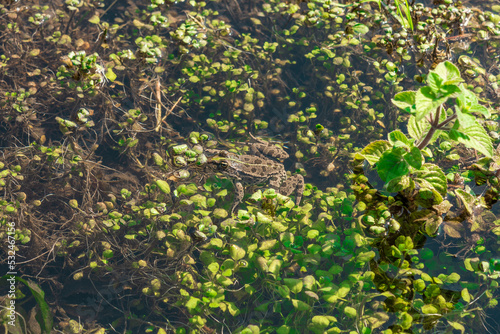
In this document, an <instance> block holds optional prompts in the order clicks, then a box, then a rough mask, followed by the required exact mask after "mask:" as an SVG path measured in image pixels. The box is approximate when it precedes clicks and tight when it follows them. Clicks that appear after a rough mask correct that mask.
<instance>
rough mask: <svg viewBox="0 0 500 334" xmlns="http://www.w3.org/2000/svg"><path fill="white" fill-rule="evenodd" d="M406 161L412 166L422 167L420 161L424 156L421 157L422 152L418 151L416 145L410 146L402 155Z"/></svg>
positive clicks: (421, 161)
mask: <svg viewBox="0 0 500 334" xmlns="http://www.w3.org/2000/svg"><path fill="white" fill-rule="evenodd" d="M404 158H405V160H406V162H408V164H410V166H412V167H413V168H416V169H420V168H421V167H422V163H423V161H424V158H423V157H422V153H420V150H419V149H418V147H412V148H411V150H410V152H409V153H407V154H405V156H404Z"/></svg>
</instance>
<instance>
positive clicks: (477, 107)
mask: <svg viewBox="0 0 500 334" xmlns="http://www.w3.org/2000/svg"><path fill="white" fill-rule="evenodd" d="M469 112H477V113H480V114H483V115H484V117H486V118H490V117H491V113H490V110H489V109H488V108H486V107H485V106H482V105H480V104H473V105H472V106H471V107H470V108H469Z"/></svg>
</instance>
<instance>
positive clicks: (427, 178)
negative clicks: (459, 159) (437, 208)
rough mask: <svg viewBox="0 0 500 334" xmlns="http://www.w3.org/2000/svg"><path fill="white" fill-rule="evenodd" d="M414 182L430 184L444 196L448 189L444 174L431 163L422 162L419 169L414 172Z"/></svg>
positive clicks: (422, 184) (423, 184)
mask: <svg viewBox="0 0 500 334" xmlns="http://www.w3.org/2000/svg"><path fill="white" fill-rule="evenodd" d="M415 182H417V183H418V184H420V185H421V186H431V187H432V188H434V189H436V190H437V191H438V192H439V194H441V196H446V191H447V189H448V186H447V181H446V175H444V173H443V171H442V170H441V168H439V167H438V166H436V165H433V164H429V163H427V164H424V165H423V166H422V168H421V170H418V171H416V172H415Z"/></svg>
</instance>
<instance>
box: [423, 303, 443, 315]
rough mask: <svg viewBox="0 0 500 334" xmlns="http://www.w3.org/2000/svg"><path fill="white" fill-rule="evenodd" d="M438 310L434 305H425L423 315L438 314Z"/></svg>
mask: <svg viewBox="0 0 500 334" xmlns="http://www.w3.org/2000/svg"><path fill="white" fill-rule="evenodd" d="M438 312H439V311H438V308H437V307H436V306H434V305H424V306H423V307H422V313H423V314H438Z"/></svg>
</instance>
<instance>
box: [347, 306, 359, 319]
mask: <svg viewBox="0 0 500 334" xmlns="http://www.w3.org/2000/svg"><path fill="white" fill-rule="evenodd" d="M344 314H345V315H346V316H348V317H349V318H353V319H354V318H356V315H357V314H358V312H356V309H355V308H353V307H350V306H346V307H345V308H344Z"/></svg>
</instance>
